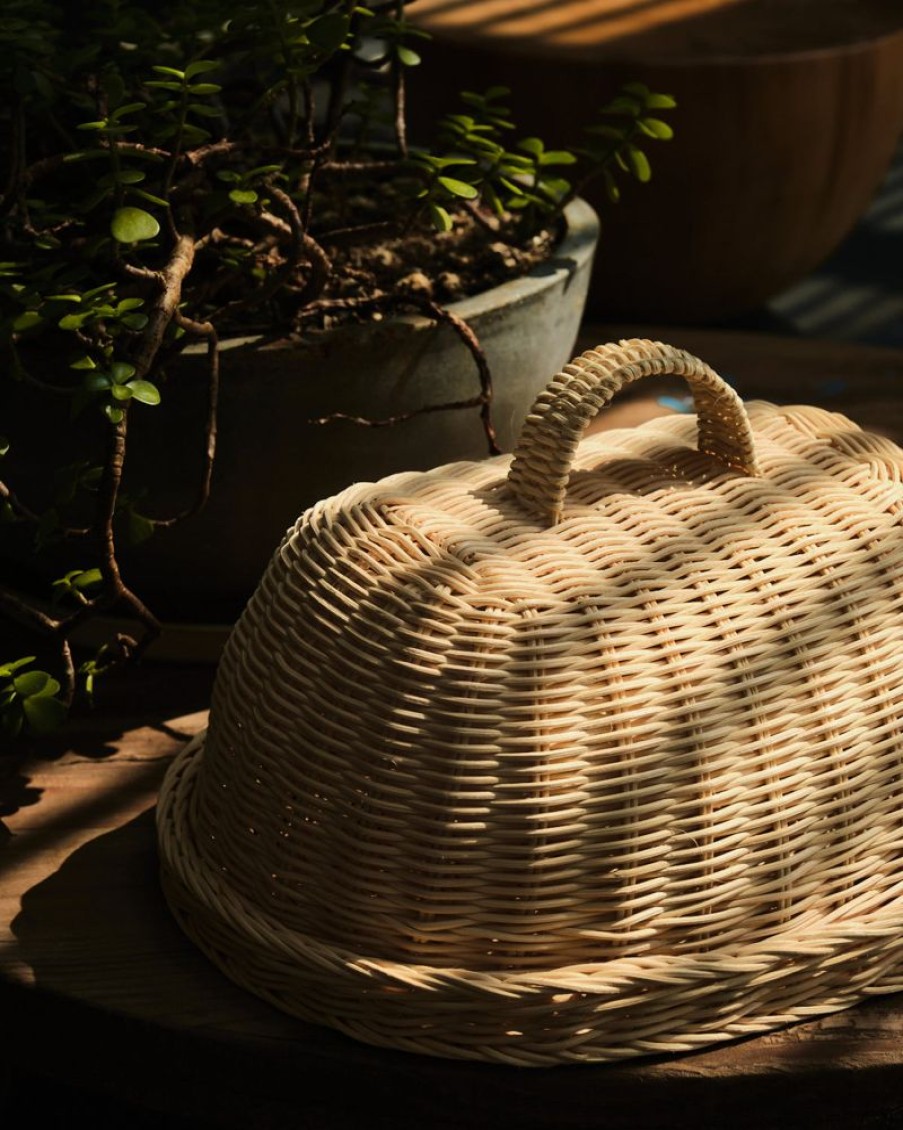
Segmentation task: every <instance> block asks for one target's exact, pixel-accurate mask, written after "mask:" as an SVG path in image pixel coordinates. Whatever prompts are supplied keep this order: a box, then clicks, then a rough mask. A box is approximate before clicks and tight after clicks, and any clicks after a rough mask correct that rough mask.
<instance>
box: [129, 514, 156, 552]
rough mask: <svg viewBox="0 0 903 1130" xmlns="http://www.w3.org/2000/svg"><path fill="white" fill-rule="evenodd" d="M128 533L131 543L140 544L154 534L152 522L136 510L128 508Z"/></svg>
mask: <svg viewBox="0 0 903 1130" xmlns="http://www.w3.org/2000/svg"><path fill="white" fill-rule="evenodd" d="M128 535H129V541H130V542H131V543H132V545H140V544H141V543H142V542H145V541H147V539H148V538H150V537H153V535H154V523H153V522H152V521H151V520H150V518H145V517H144V515H143V514H139V513H138V512H137V510H129V514H128Z"/></svg>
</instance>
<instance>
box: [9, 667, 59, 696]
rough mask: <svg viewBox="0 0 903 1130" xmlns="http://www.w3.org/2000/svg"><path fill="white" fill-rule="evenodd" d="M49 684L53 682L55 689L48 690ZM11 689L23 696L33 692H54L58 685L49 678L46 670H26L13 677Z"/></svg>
mask: <svg viewBox="0 0 903 1130" xmlns="http://www.w3.org/2000/svg"><path fill="white" fill-rule="evenodd" d="M51 684H54V686H55V688H56V689H55V690H50V691H48V690H47V688H48V687H49V686H50V685H51ZM13 689H14V690H15V692H16V694H20V695H22V697H23V698H25V697H27V696H28V695H33V694H48V693H49V694H56V691H58V690H59V689H60V685H59V683H56V682H55V681H54V680H53V679H51V678H50V676H49V675H48V674H47V672H46V671H26V672H25V674H24V675H18V676H17V677H16V678H15V679H13Z"/></svg>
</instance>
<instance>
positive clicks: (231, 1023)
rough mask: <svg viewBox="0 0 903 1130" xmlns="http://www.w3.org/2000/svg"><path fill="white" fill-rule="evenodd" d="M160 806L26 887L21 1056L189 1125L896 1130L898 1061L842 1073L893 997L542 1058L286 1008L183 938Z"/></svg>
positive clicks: (14, 990) (869, 1039)
mask: <svg viewBox="0 0 903 1130" xmlns="http://www.w3.org/2000/svg"><path fill="white" fill-rule="evenodd" d="M153 818H154V812H153V810H148V811H146V812H144V813H143V814H142V815H140V816H139V817H137V818H136V819H133V820H131V821H130V822H128V823H126V824H124V825H123V826H122V827H121V828H118V829H117V830H115V831H112V832H109V833H107V834H105V835H101V836H98V837H97V838H96V839H94V840H91V841H90V842H89V843H87V844H85V846H84V847H82V848H80V849H79V850H77V851H75V852H74V853H73V854H72V855H71V856H70V857H69V858H68V859H67V860H66V861H65V862H64V863H63V865H62V866H61V867H60V869H59V870H58V871H57V872H56V873H55V874H54V875H52V876H51V877H50V878H48V879H46V880H45V881H43V882H41V883H38V884H37V885H36V886H34V887H33V888H32V889H31V890H29V891H28V892H27V893H26V894H25V895H24V896H23V898H22V902H21V911H20V913H19V914H18V915H17V917H16V918H15V920H14V922H13V931H14V934H15V937H16V939H17V941H18V949H19V954H18V956H19V957H20V959H21V961H22V962H23V963H24V965H25V966H27V967H28V968H30V969H31V970H32V971H33V974H34V981H35V986H34V987H30V986H18V987H17V986H0V996H6V995H9V996H10V997H11V998H13V999H12V1000H11V1001H10V1003H11V1004H12V1005H13V1007H14V1009H15V1011H11V1012H10V1011H7V1012H6V1015H15V1016H17V1018H19V1019H17V1023H16V1025H15V1034H14V1038H15V1044H14V1045H13V1044H12V1043H10V1048H9V1055H10V1058H11V1059H12V1061H13V1062H14V1063H19V1064H21V1063H22V1062H23V1061H24V1062H25V1063H27V1064H28V1065H29V1067H30V1068H31V1070H38V1071H44V1072H46V1073H47V1074H50V1075H53V1076H54V1077H55V1079H56V1080H57V1081H58V1082H62V1083H64V1084H67V1085H73V1084H75V1085H78V1086H79V1087H82V1088H85V1089H87V1090H88V1091H95V1092H101V1093H112V1094H114V1095H115V1096H117V1097H118V1098H120V1099H121V1100H123V1101H127V1102H131V1103H135V1104H138V1105H139V1106H140V1107H142V1108H147V1109H149V1110H158V1111H166V1112H169V1113H170V1114H172V1115H174V1116H176V1117H177V1118H179V1119H185V1118H193V1119H195V1120H196V1121H195V1122H194V1125H196V1126H198V1127H199V1130H200V1127H202V1126H204V1125H214V1124H215V1125H218V1126H235V1127H239V1126H240V1127H242V1128H243V1130H245V1128H253V1127H261V1128H263V1127H274V1128H275V1127H279V1128H280V1130H284V1128H285V1127H287V1126H288V1127H292V1126H300V1127H304V1130H363V1128H365V1127H366V1128H367V1130H371V1128H376V1130H380V1128H384V1130H414V1128H416V1130H445V1128H448V1130H451V1128H452V1127H454V1128H455V1130H478V1128H480V1130H482V1128H486V1130H489V1128H492V1130H505V1128H506V1127H511V1128H512V1130H513V1128H515V1127H516V1128H517V1130H590V1128H599V1130H603V1128H610V1130H627V1128H628V1127H629V1128H630V1130H639V1128H642V1130H655V1128H656V1127H670V1128H672V1130H682V1128H686V1130H690V1128H692V1130H704V1128H705V1127H706V1126H709V1125H711V1126H713V1127H714V1126H716V1125H723V1124H724V1123H725V1122H727V1121H728V1120H729V1121H730V1122H731V1123H732V1127H733V1128H736V1130H741V1128H749V1130H777V1128H779V1127H787V1128H788V1130H789V1128H790V1127H792V1128H793V1130H801V1128H805V1127H807V1126H812V1127H816V1126H817V1127H819V1128H821V1127H831V1126H835V1127H843V1128H844V1130H849V1128H853V1127H855V1128H857V1130H859V1128H863V1130H864V1128H872V1127H874V1128H875V1130H879V1128H882V1130H883V1128H885V1127H887V1128H888V1130H889V1128H890V1127H891V1126H894V1125H897V1123H896V1122H894V1121H891V1119H893V1118H895V1117H896V1114H899V1113H901V1108H903V1099H901V1097H900V1096H901V1073H900V1070H899V1068H894V1067H888V1068H882V1067H881V1066H880V1064H878V1063H877V1061H878V1059H879V1058H880V1057H874V1056H873V1057H872V1058H873V1060H875V1063H874V1064H873V1066H871V1067H869V1068H868V1069H866V1068H859V1069H857V1070H850V1069H849V1068H850V1065H851V1063H855V1061H856V1060H857V1059H858V1060H859V1061H860V1062H861V1061H862V1060H863V1058H864V1057H867V1054H868V1050H869V1048H870V1047H871V1046H872V1045H875V1044H878V1045H879V1046H880V1044H881V1041H882V1040H883V1041H884V1046H887V1041H888V1039H889V1035H893V1033H892V1032H891V1029H892V1028H893V1023H892V1022H891V1021H890V1020H889V1019H888V1017H891V1016H892V1015H893V1006H894V998H884V999H883V1000H876V1001H873V1002H870V1003H869V1004H867V1005H865V1006H861V1007H860V1008H859V1009H857V1010H856V1012H855V1015H854V1014H849V1013H848V1014H842V1015H841V1016H840V1017H828V1018H826V1019H825V1020H824V1021H820V1022H815V1023H810V1024H807V1025H804V1026H798V1027H796V1028H793V1029H790V1030H788V1031H787V1032H784V1033H777V1034H773V1035H771V1036H767V1037H764V1038H761V1039H758V1040H747V1041H740V1042H737V1043H735V1044H732V1045H728V1046H723V1047H721V1048H718V1049H715V1050H713V1051H709V1052H705V1053H699V1054H696V1055H690V1056H679V1057H671V1058H669V1057H660V1058H659V1059H657V1060H646V1061H643V1062H634V1063H633V1064H632V1065H631V1066H620V1065H610V1066H587V1067H562V1068H553V1069H543V1070H529V1069H522V1068H521V1069H518V1068H504V1067H498V1066H494V1065H488V1064H480V1063H469V1062H450V1061H444V1060H439V1059H433V1058H430V1057H425V1056H415V1055H409V1054H406V1053H401V1052H393V1051H383V1050H380V1049H376V1048H370V1047H367V1046H365V1045H363V1044H359V1043H357V1042H355V1041H353V1040H350V1039H348V1038H346V1037H343V1036H341V1035H340V1034H338V1033H335V1032H332V1031H329V1030H326V1029H321V1028H317V1027H314V1026H312V1025H308V1024H306V1023H304V1022H302V1021H300V1020H295V1019H294V1018H292V1017H289V1016H287V1015H284V1014H282V1013H280V1012H278V1011H277V1010H275V1009H272V1008H270V1007H269V1006H268V1005H266V1004H265V1003H264V1002H262V1001H259V1000H257V999H256V998H255V997H253V996H251V995H250V994H248V993H246V992H244V991H243V990H241V989H239V988H238V987H236V986H234V985H232V984H231V983H230V982H229V981H228V980H226V978H225V977H223V976H222V975H221V974H220V973H219V971H218V970H216V969H215V968H214V967H213V966H212V965H211V964H210V963H209V962H208V961H207V960H206V959H205V958H204V957H203V956H202V955H201V954H200V953H199V952H198V951H197V950H196V949H195V948H194V947H193V946H192V945H191V944H190V943H189V942H188V941H187V940H186V939H185V938H184V937H183V935H182V934H181V932H180V931H179V929H178V927H177V926H176V924H175V922H174V920H173V919H172V918H171V917H170V916H169V913H168V911H167V908H166V905H165V902H164V900H163V896H162V893H161V891H160V888H159V885H158V882H157V860H156V851H155V840H154V827H153ZM851 1021H852V1022H851ZM896 1026H897V1028H898V1029H903V1022H900V1021H897V1022H896ZM2 1039H3V1036H2V1035H0V1040H2ZM7 1039H8V1040H11V1039H12V1037H11V1035H10V1033H9V1032H7ZM61 1125H63V1124H61ZM159 1125H160V1126H161V1128H162V1127H165V1126H166V1123H165V1122H163V1121H161V1122H160V1123H159ZM180 1125H191V1123H184V1122H183V1123H180Z"/></svg>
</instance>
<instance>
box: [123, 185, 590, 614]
mask: <svg viewBox="0 0 903 1130" xmlns="http://www.w3.org/2000/svg"><path fill="white" fill-rule="evenodd" d="M566 219H567V225H568V227H567V234H566V236H565V238H564V240H563V241H562V243H561V244H560V245H559V247H558V248H557V250H556V253H555V255H554V257H553V258H552V259H551V260H549V261H548V262H546V263H544V264H542V265H541V266H540V267H538V268H536V269H535V270H534V271H533V272H531V273H530V274H529V275H527V276H525V277H524V278H521V279H517V280H515V281H513V282H509V283H505V284H503V285H501V286H498V287H496V288H494V289H492V290H489V291H487V292H485V293H484V294H481V295H478V296H476V297H473V298H468V299H465V300H464V301H462V302H458V303H455V304H453V305H452V306H451V307H450V308H451V309H452V310H453V311H454V312H455V313H456V314H458V315H459V316H460V317H462V318H464V319H465V320H466V321H467V322H468V324H469V325H470V326H471V327H472V328H473V329H474V331H475V332H476V334H477V336H478V338H479V340H480V342H481V344H482V346H483V348H484V350H485V352H486V356H487V358H488V361H489V364H490V366H491V369H492V375H493V384H494V392H495V398H494V404H493V415H494V419H495V423H496V426H497V430H498V436H499V443H500V446H501V447H502V450H504V451H507V450H510V449H511V447H512V445H513V443H514V441H515V440H516V438H517V434H518V431H519V429H520V426H521V423H522V421H523V419H524V416H525V415H526V413H527V411H528V409H529V407H530V405H531V404H532V402H533V400H534V398H535V396H536V394H537V393H538V392H539V390H540V389H541V388H542V387H543V386H544V385H545V384H546V383H547V382H548V380H549V379H550V378H551V377H552V376H553V375H554V373H555V372H556V371H557V370H558V369H559V368H560V367H561V365H562V364H564V363H565V362H566V361H568V360H569V359H570V357H571V354H572V349H573V345H574V341H575V340H576V337H577V331H578V327H579V323H580V318H581V315H582V312H583V306H584V302H585V299H586V291H587V287H588V284H589V278H590V269H591V264H592V258H593V252H594V250H595V245H596V239H597V236H598V219H597V217H596V215H595V213H594V212H593V210H592V209H591V208H590V207H589V205H587V204H585V203H584V202H582V201H579V200H578V201H575V202H574V203H573V204H572V205H570V206H569V208H568V209H567V212H566ZM221 365H222V386H221V398H220V412H219V444H218V452H217V460H216V466H215V470H214V475H213V485H212V491H211V496H210V500H209V502H208V504H207V507H206V508H205V510H204V511H203V512H202V513H200V514H198V515H197V516H195V517H193V518H191V519H189V520H188V521H187V522H185V523H184V524H183V525H181V526H177V527H174V528H172V529H168V530H160V531H159V532H158V533H157V534H155V535H154V537H153V538H152V539H151V540H150V541H148V542H146V543H144V544H143V545H141V546H140V547H139V548H137V549H136V550H134V551H131V552H126V553H124V554H123V572H124V575H125V577H126V578H127V580H128V583H129V584H130V585H132V586H133V587H134V588H135V589H136V590H137V591H138V592H140V593H142V594H144V595H145V596H146V597H147V599H148V601H149V603H150V604H151V606H152V607H154V608H155V610H158V611H159V612H160V614H162V615H164V616H175V617H178V618H180V619H186V618H188V619H199V620H205V619H208V620H209V619H211V618H212V619H215V620H224V619H232V618H234V616H235V615H236V614H237V612H238V611H240V609H241V607H242V606H243V604H244V602H245V600H246V599H247V598H248V596H249V595H250V593H251V592H252V591H253V589H254V588H255V586H256V584H257V581H258V579H259V577H260V575H261V574H262V572H263V570H264V568H265V566H266V564H267V562H268V561H269V558H270V556H271V555H272V553H273V551H274V550H275V548H276V546H277V545H278V543H279V541H280V540H281V538H282V535H283V533H284V531H285V530H286V528H287V527H288V526H289V525H291V524H292V523H293V522H294V521H295V519H296V518H297V517H298V516H299V514H301V513H302V512H303V511H304V509H305V508H306V507H308V506H310V505H311V504H312V503H314V502H315V501H317V500H318V499H320V498H323V497H325V496H327V495H331V494H334V493H336V492H337V491H339V490H341V489H343V488H344V487H346V486H348V485H349V484H350V483H353V482H358V481H363V480H373V479H378V478H381V477H382V476H384V475H388V474H392V473H394V472H397V471H404V470H421V469H426V468H429V467H433V466H438V465H440V464H442V463H448V462H452V461H454V460H457V459H480V458H482V457H483V456H485V455H486V453H487V446H486V440H485V437H484V434H483V429H482V427H481V423H480V417H479V410H478V409H467V410H459V411H447V412H435V413H428V414H426V415H423V416H418V417H415V418H414V419H412V420H409V421H407V422H405V423H403V424H399V425H397V426H392V427H386V428H365V427H361V426H360V425H356V424H353V423H348V422H339V423H333V424H329V425H319V424H311V423H309V422H308V421H309V420H311V419H316V418H318V417H322V416H325V415H328V414H329V413H332V412H345V413H349V414H353V415H360V416H365V417H370V418H384V417H387V416H391V415H394V414H397V413H402V412H406V411H409V410H412V409H415V408H420V407H423V406H425V405H429V404H438V403H443V402H448V401H455V400H461V399H466V398H468V397H471V396H473V395H475V394H476V393H478V392H479V380H478V374H477V371H476V366H475V364H474V362H473V359H472V357H471V356H470V354H469V352H468V350H467V349H466V347H465V346H464V345H463V343H462V342H461V341H460V339H459V338H458V337H457V336H456V335H455V334H454V333H453V332H452V331H451V330H450V329H448V328H447V327H436V326H435V324H433V323H431V322H429V321H427V320H426V319H424V318H419V317H411V318H405V319H401V320H397V321H395V320H393V321H391V322H389V321H387V322H382V323H373V324H370V325H366V326H363V325H362V326H353V327H345V328H342V329H340V330H335V331H331V332H329V333H327V334H325V335H324V336H323V337H321V338H320V339H318V340H317V341H315V342H314V343H312V344H302V345H291V346H286V345H285V343H279V344H278V345H276V344H273V345H270V344H268V343H267V342H265V341H263V340H262V339H254V340H244V341H239V342H234V343H230V345H229V346H228V347H227V348H225V349H224V350H223V353H222V358H221ZM170 378H171V379H170V380H169V381H168V382H167V385H166V390H165V393H164V399H163V404H161V406H160V407H159V408H157V409H154V410H153V411H150V412H134V413H133V414H132V434H131V435H130V451H129V463H130V475H129V482H128V485H129V486H130V488H132V489H135V488H140V486H142V485H143V484H144V483H150V482H153V484H154V489H153V491H152V492H151V494H150V495H149V501H148V502H147V504H146V506H144V509H146V510H147V511H148V512H149V513H152V514H163V513H165V512H166V510H167V509H172V510H179V509H180V508H182V507H184V505H185V503H186V501H188V500H189V497H190V489H191V487H190V484H192V482H193V481H194V480H193V475H194V476H196V475H197V470H198V468H199V466H200V455H201V451H200V449H201V439H202V435H201V424H202V420H203V411H204V408H203V397H204V383H205V382H204V367H203V362H202V359H201V358H200V357H197V356H194V357H191V356H183V357H182V358H181V359H180V361H179V364H178V368H177V370H175V369H174V370H172V371H171V373H170ZM164 443H165V445H166V447H165V455H164V457H163V458H161V445H162V444H164ZM161 465H165V468H166V471H165V476H164V475H162V474H161Z"/></svg>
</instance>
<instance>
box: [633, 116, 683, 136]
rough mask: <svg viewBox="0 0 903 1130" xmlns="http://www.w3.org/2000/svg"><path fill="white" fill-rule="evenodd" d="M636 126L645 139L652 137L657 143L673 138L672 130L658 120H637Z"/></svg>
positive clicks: (665, 123)
mask: <svg viewBox="0 0 903 1130" xmlns="http://www.w3.org/2000/svg"><path fill="white" fill-rule="evenodd" d="M637 125H638V126H639V127H640V129H641V130H642V131H643V133H645V134H646V135H647V137H654V138H656V139H657V140H659V141H670V140H671V138H672V137H673V136H674V130H673V129H672V128H671V127H670V126H669V125H668V123H667V122H663V121H662V120H661V119H660V118H638V119H637Z"/></svg>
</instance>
